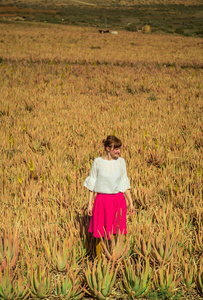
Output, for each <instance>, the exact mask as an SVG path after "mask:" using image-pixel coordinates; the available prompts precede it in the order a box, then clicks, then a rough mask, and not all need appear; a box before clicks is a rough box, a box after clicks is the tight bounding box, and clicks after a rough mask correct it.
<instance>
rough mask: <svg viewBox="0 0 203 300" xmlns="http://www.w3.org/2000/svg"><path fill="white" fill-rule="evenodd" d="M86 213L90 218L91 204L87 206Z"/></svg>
mask: <svg viewBox="0 0 203 300" xmlns="http://www.w3.org/2000/svg"><path fill="white" fill-rule="evenodd" d="M87 213H88V216H90V217H91V216H92V204H89V205H88V208H87Z"/></svg>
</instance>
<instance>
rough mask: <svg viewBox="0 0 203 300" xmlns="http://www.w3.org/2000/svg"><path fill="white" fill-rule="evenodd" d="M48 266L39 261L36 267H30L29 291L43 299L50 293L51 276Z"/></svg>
mask: <svg viewBox="0 0 203 300" xmlns="http://www.w3.org/2000/svg"><path fill="white" fill-rule="evenodd" d="M50 275H51V274H50V270H49V268H48V267H44V264H43V263H41V264H40V265H38V266H37V268H36V269H34V267H33V266H32V267H31V273H30V291H31V294H32V295H33V296H36V297H38V298H40V299H44V298H46V297H48V296H49V295H50V294H51V289H52V286H51V276H50Z"/></svg>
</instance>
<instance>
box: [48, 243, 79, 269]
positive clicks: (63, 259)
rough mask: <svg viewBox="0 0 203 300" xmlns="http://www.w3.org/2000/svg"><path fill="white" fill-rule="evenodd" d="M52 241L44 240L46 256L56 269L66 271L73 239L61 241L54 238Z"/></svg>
mask: <svg viewBox="0 0 203 300" xmlns="http://www.w3.org/2000/svg"><path fill="white" fill-rule="evenodd" d="M52 242H53V243H49V242H48V241H45V243H44V248H45V253H46V256H47V258H48V259H49V260H51V261H52V263H53V265H54V267H55V268H56V269H57V270H58V271H66V270H67V268H68V266H69V262H71V257H72V256H71V252H72V250H73V248H72V247H73V239H64V240H63V241H61V240H60V239H59V238H56V240H55V241H52Z"/></svg>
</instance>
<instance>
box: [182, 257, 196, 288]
mask: <svg viewBox="0 0 203 300" xmlns="http://www.w3.org/2000/svg"><path fill="white" fill-rule="evenodd" d="M183 267H184V273H183V277H182V282H183V283H184V285H185V286H186V288H187V289H190V288H192V287H193V285H194V282H195V276H196V273H197V267H196V265H195V263H194V262H189V263H188V262H183Z"/></svg>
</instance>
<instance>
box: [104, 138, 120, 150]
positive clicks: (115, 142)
mask: <svg viewBox="0 0 203 300" xmlns="http://www.w3.org/2000/svg"><path fill="white" fill-rule="evenodd" d="M102 142H103V144H104V148H105V150H106V147H109V148H111V147H112V146H113V148H114V149H115V148H120V147H121V146H122V143H121V140H119V139H118V138H117V137H115V136H114V135H108V136H107V138H106V139H104V140H103V141H102Z"/></svg>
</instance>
